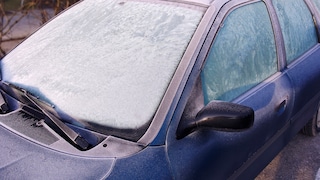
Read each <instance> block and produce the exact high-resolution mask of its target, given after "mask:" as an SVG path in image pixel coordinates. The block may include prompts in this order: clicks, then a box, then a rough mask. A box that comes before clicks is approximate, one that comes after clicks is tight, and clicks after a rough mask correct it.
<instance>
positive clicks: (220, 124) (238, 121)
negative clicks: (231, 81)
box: [176, 101, 254, 139]
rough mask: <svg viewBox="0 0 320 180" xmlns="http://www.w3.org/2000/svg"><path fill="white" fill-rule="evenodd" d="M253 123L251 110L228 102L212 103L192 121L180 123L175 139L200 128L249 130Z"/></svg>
mask: <svg viewBox="0 0 320 180" xmlns="http://www.w3.org/2000/svg"><path fill="white" fill-rule="evenodd" d="M182 121H183V120H182ZM253 121H254V111H253V109H252V108H250V107H247V106H243V105H239V104H234V103H230V102H222V101H213V102H211V103H209V104H208V105H206V106H205V107H204V108H203V109H201V110H200V111H199V112H198V114H197V115H196V117H195V119H194V120H193V121H191V122H181V123H180V124H179V127H178V130H177V133H176V136H177V139H182V138H184V137H185V136H187V135H189V134H191V133H192V132H194V131H197V130H199V129H202V128H211V129H213V130H218V131H232V132H234V131H243V130H246V129H248V128H250V127H251V126H252V125H253Z"/></svg>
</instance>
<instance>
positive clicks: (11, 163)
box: [0, 0, 320, 179]
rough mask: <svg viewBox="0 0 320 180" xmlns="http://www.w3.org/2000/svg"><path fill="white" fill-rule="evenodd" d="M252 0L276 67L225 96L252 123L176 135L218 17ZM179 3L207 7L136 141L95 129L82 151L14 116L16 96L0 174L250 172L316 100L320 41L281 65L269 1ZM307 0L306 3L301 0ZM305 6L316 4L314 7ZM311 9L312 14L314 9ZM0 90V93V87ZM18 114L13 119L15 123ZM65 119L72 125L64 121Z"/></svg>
mask: <svg viewBox="0 0 320 180" xmlns="http://www.w3.org/2000/svg"><path fill="white" fill-rule="evenodd" d="M179 2H180V1H179ZM181 2H184V1H181ZM255 2H263V3H264V5H266V7H267V9H268V13H269V15H270V20H271V22H272V28H273V33H274V38H275V44H276V46H277V47H276V51H277V55H276V57H277V62H278V64H277V72H275V73H274V74H272V75H271V76H270V77H268V78H267V79H265V80H263V81H262V82H260V83H258V84H257V85H255V86H254V87H252V88H250V89H249V90H247V91H246V92H244V93H243V94H241V95H240V96H238V97H236V98H235V99H233V100H232V103H235V104H241V105H244V106H247V107H250V108H252V109H253V110H254V115H255V120H254V123H253V126H252V127H251V128H249V129H247V130H244V131H239V132H229V131H227V130H225V131H218V130H214V129H210V128H204V129H200V130H196V131H194V132H192V133H190V134H188V135H187V136H185V137H184V138H181V139H177V130H178V129H179V127H180V124H181V122H182V121H183V120H184V119H183V118H184V112H185V111H186V109H187V108H188V105H190V102H192V103H194V104H193V106H192V108H194V109H193V110H192V111H194V112H195V113H197V112H199V110H201V109H202V108H203V106H204V104H203V102H202V100H199V101H198V99H201V98H203V97H202V96H201V93H202V84H201V79H200V78H201V72H202V71H203V66H204V64H205V61H206V58H207V56H208V54H209V50H210V48H211V47H212V44H213V42H214V40H215V38H216V36H217V33H218V31H219V29H220V28H221V27H222V26H223V23H222V22H223V21H224V19H225V17H227V16H228V15H229V13H230V12H232V11H233V10H234V9H235V8H238V7H239V8H241V7H242V6H245V5H248V4H251V3H255ZM175 3H176V2H175ZM184 3H187V4H188V5H195V6H199V7H200V8H203V9H206V8H207V9H206V12H205V14H204V16H203V18H202V21H201V22H200V24H199V25H198V28H197V30H196V32H195V34H194V36H193V38H192V39H191V41H190V44H189V45H188V47H187V49H186V51H185V53H184V55H183V57H182V59H181V61H180V64H179V66H178V68H177V69H176V72H175V74H174V76H173V77H172V79H171V82H170V85H169V86H168V89H167V91H166V93H165V94H164V96H163V99H162V101H161V104H160V106H159V108H158V109H157V111H156V113H155V115H154V119H153V121H152V122H151V124H150V126H149V128H148V129H147V130H146V132H145V134H144V135H143V136H142V137H141V138H140V139H139V140H137V141H130V140H126V139H122V138H120V137H115V136H112V135H102V136H101V137H103V138H104V139H103V140H102V141H101V142H100V143H99V144H98V145H96V146H94V147H93V148H91V149H89V150H83V151H81V150H79V149H76V148H75V147H73V146H72V145H70V144H69V143H68V142H67V141H66V140H65V139H64V138H63V137H61V136H60V135H58V134H57V133H55V132H54V131H53V130H52V129H51V128H50V127H48V126H47V125H46V124H45V123H43V122H41V121H38V120H34V119H33V117H30V116H21V113H24V111H23V106H22V107H20V106H21V104H22V103H21V102H15V103H16V104H17V106H18V107H19V108H18V109H17V110H15V111H14V112H10V113H7V114H5V113H4V114H1V115H0V144H1V147H0V151H1V155H0V159H1V163H0V177H1V178H6V179H11V178H12V179H16V178H25V177H30V178H32V179H47V178H56V177H57V178H59V179H238V178H239V179H253V178H254V177H255V176H256V175H257V174H258V173H259V172H260V171H261V170H262V169H263V168H264V167H265V166H266V165H267V164H268V163H269V162H270V161H271V160H272V158H274V156H275V155H276V154H277V153H278V152H279V151H280V150H281V149H282V148H283V147H284V146H285V145H286V144H287V143H288V142H289V141H290V139H291V138H292V137H293V136H294V135H295V134H296V133H297V132H298V131H299V130H300V129H301V128H302V127H303V126H304V125H305V124H306V123H307V121H308V120H309V119H310V118H311V117H312V116H313V114H314V113H315V111H316V109H317V107H318V103H319V101H320V68H319V67H320V60H319V57H320V46H319V43H317V44H316V45H315V46H314V47H313V48H312V49H311V50H309V51H308V52H306V53H304V54H303V55H302V56H301V57H299V58H298V59H297V60H295V61H293V62H292V63H291V64H289V65H287V63H286V54H285V53H286V52H285V48H284V42H283V36H282V33H281V29H280V25H279V22H278V20H277V15H276V13H275V11H274V9H273V7H272V6H273V5H272V2H271V0H267V1H258V0H215V1H212V2H211V1H185V2H184ZM308 4H309V5H311V4H312V3H310V2H309V1H308ZM311 9H313V11H315V8H311ZM314 14H317V15H316V17H317V19H319V13H314ZM317 27H318V28H319V25H317ZM1 94H2V95H4V94H6V93H4V92H3V91H2V90H1ZM199 94H200V95H199ZM8 98H9V99H10V98H11V100H10V101H15V100H13V97H8V95H5V99H7V101H8ZM193 98H194V99H193ZM197 98H198V99H197ZM0 102H1V99H0ZM137 103H138V102H137ZM0 105H2V104H0ZM29 115H30V114H29ZM14 116H17V117H14ZM17 121H19V123H20V124H19V123H15V122H17ZM27 126H28V127H27ZM68 126H70V127H71V128H73V129H76V127H74V126H72V125H70V124H68ZM76 130H77V129H76ZM88 134H89V131H88ZM88 136H90V135H88ZM17 172H19V174H18V173H17Z"/></svg>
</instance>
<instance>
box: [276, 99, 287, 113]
mask: <svg viewBox="0 0 320 180" xmlns="http://www.w3.org/2000/svg"><path fill="white" fill-rule="evenodd" d="M286 107H287V100H286V99H285V100H283V101H282V102H281V103H280V104H279V105H278V106H277V107H276V112H277V113H278V115H280V114H282V113H283V112H284V110H285V109H286Z"/></svg>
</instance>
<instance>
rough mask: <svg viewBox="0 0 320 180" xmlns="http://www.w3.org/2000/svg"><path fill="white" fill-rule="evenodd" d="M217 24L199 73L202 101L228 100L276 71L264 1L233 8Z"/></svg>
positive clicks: (273, 47) (268, 19) (272, 41)
mask: <svg viewBox="0 0 320 180" xmlns="http://www.w3.org/2000/svg"><path fill="white" fill-rule="evenodd" d="M220 26H221V28H220V30H219V31H218V34H217V36H216V39H215V40H214V42H213V45H212V47H211V49H210V52H209V54H208V57H207V60H206V63H205V65H204V68H203V71H202V74H201V79H202V85H203V93H204V100H205V104H206V103H208V102H210V101H212V100H223V101H231V100H233V99H234V98H236V97H237V96H239V95H241V94H242V93H244V92H245V91H247V90H249V89H250V88H252V87H253V86H255V85H257V84H258V83H260V82H262V81H263V80H265V79H266V78H268V77H269V76H271V75H272V74H274V73H275V72H276V71H277V58H276V57H277V56H276V46H275V40H274V34H273V29H272V26H271V21H270V18H269V14H268V11H267V9H266V6H265V4H264V3H262V2H257V3H253V4H249V5H244V6H241V7H238V8H236V9H234V10H233V11H231V13H229V15H228V16H227V17H226V18H225V20H224V21H223V23H222V24H221V25H220Z"/></svg>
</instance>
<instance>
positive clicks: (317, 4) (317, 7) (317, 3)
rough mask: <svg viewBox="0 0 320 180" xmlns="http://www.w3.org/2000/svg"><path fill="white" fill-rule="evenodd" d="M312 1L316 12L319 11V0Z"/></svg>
mask: <svg viewBox="0 0 320 180" xmlns="http://www.w3.org/2000/svg"><path fill="white" fill-rule="evenodd" d="M312 1H313V3H314V4H315V7H316V9H317V10H318V12H320V1H319V0H312Z"/></svg>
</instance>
